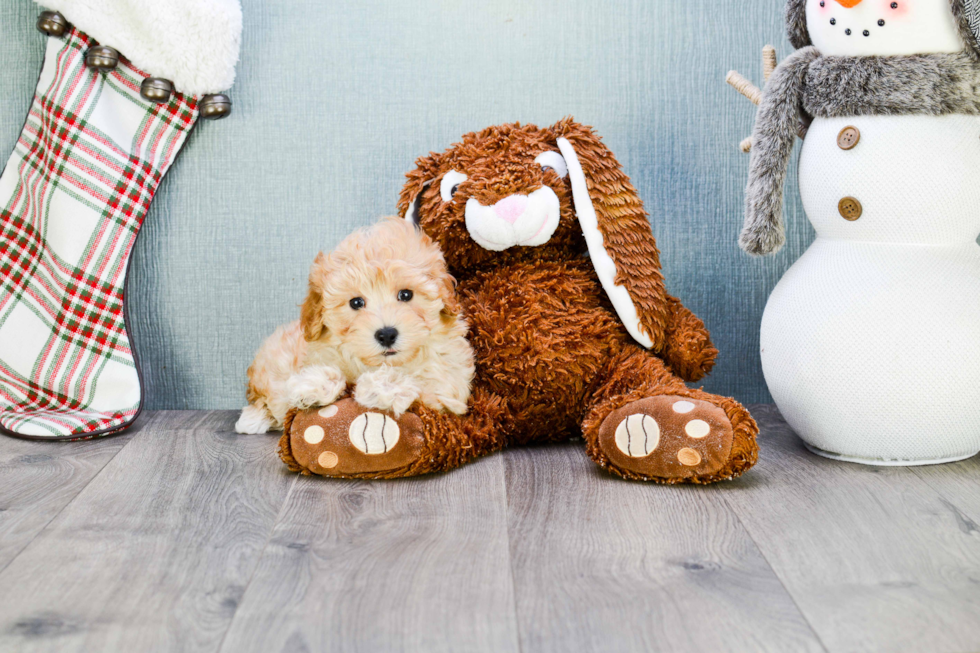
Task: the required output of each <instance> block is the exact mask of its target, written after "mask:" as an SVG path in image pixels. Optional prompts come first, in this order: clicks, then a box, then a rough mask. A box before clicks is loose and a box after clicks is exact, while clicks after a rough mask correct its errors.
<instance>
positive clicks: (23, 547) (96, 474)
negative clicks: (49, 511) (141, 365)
mask: <svg viewBox="0 0 980 653" xmlns="http://www.w3.org/2000/svg"><path fill="white" fill-rule="evenodd" d="M141 434H142V430H141V431H138V432H137V433H134V434H132V436H131V437H130V439H129V442H127V443H126V444H124V445H123V446H121V447H119V450H118V451H116V453H114V454H112V456H110V457H109V459H108V460H106V461H105V463H104V464H103V465H102V467H100V468H99V471H97V472H96V473H94V474H92V477H91V478H90V479H89V480H88V481H87V482H86V483H85V485H83V486H82V487H80V488H79V489H78V492H76V493H75V496H73V497H72V498H71V499H70V500H69V501H68V502H66V503H65V505H63V506H61V508H60V509H59V510H58V512H56V513H55V514H53V515H51V519H49V520H48V521H47V522H46V523H45V524H44V527H43V528H39V529H38V531H37V532H36V533H34V536H33V537H32V538H31V539H30V541H28V542H27V543H26V544H24V546H22V547H21V548H20V550H19V551H17V553H15V554H14V556H13V557H12V558H10V560H9V561H8V562H7V564H5V565H4V566H3V567H0V574H3V572H5V571H6V570H7V569H9V568H10V565H12V564H13V563H14V562H15V561H16V560H17V559H18V558H19V557H20V556H21V555H22V554H23V553H24V551H26V550H27V549H28V548H30V546H31V545H32V544H34V542H35V541H36V540H37V538H38V537H40V536H41V534H42V533H44V532H45V531H47V530H48V528H49V527H50V526H51V524H53V523H54V521H55V520H56V519H58V517H60V516H61V514H62V513H63V512H64V511H65V510H67V509H68V507H69V506H70V505H72V504H73V503H75V500H76V499H78V497H80V496H81V495H82V493H83V492H85V490H86V489H87V488H88V486H89V485H91V484H92V481H94V480H95V479H97V478H98V477H99V476H101V475H102V472H103V471H105V468H106V467H108V466H109V464H110V463H112V461H113V460H115V459H116V456H118V455H119V454H120V453H122V451H123V449H125V448H126V447H128V446H129V445H131V444H132V443H133V441H134V440H136V438H137V437H139V435H141ZM108 437H125V436H122V435H118V436H108ZM46 444H49V445H55V446H58V443H54V442H51V443H46Z"/></svg>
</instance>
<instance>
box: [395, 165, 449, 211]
mask: <svg viewBox="0 0 980 653" xmlns="http://www.w3.org/2000/svg"><path fill="white" fill-rule="evenodd" d="M439 159H440V157H439V155H438V154H436V153H435V152H430V153H429V156H422V157H419V158H418V159H417V160H416V161H415V170H412V171H411V172H409V173H408V174H407V175H405V177H407V181H406V182H405V185H404V186H403V187H402V192H401V194H400V195H399V197H398V215H400V216H401V217H403V218H405V220H407V221H408V222H411V223H412V224H414V225H416V226H417V225H418V224H419V223H420V222H421V218H420V216H419V209H420V208H421V205H422V192H423V191H424V190H425V189H426V188H428V187H429V184H431V183H432V180H433V179H435V177H436V175H437V174H438V172H439V163H440V161H439Z"/></svg>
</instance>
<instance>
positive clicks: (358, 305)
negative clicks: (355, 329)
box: [350, 297, 367, 311]
mask: <svg viewBox="0 0 980 653" xmlns="http://www.w3.org/2000/svg"><path fill="white" fill-rule="evenodd" d="M365 306H367V302H366V301H364V298H363V297H355V298H354V299H352V300H350V307H351V308H353V309H354V310H355V311H359V310H361V309H362V308H364V307H365Z"/></svg>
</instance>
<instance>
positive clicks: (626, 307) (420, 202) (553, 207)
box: [281, 119, 758, 483]
mask: <svg viewBox="0 0 980 653" xmlns="http://www.w3.org/2000/svg"><path fill="white" fill-rule="evenodd" d="M399 208H400V211H401V213H402V214H403V215H405V217H406V219H408V220H411V221H413V222H415V223H416V224H417V225H419V227H420V228H421V229H422V230H423V231H424V232H425V233H426V234H428V235H429V236H430V237H432V238H433V239H434V240H435V241H436V242H437V243H438V244H439V245H440V247H441V248H442V250H443V253H444V256H445V258H446V261H447V263H448V265H449V269H450V272H451V273H452V274H453V275H455V276H456V278H457V279H458V282H459V285H458V293H459V299H460V304H461V306H462V310H463V312H464V315H465V316H466V319H467V320H468V322H469V324H470V333H469V340H470V342H471V344H472V346H473V348H474V350H475V353H476V361H477V373H476V380H475V382H474V389H473V396H472V400H471V404H470V409H469V412H468V413H467V414H466V415H462V416H459V415H451V414H448V413H439V412H435V411H432V410H429V409H427V408H425V407H424V406H421V405H416V406H414V407H413V408H412V410H411V411H409V413H406V414H405V415H403V416H401V417H400V418H399V419H395V418H394V417H392V416H391V415H388V416H387V417H388V419H384V420H382V419H381V417H380V416H377V417H374V418H373V421H372V415H373V413H375V412H377V411H368V410H367V409H364V408H362V407H360V406H358V405H357V404H356V403H354V401H353V400H352V399H344V400H341V401H340V402H338V403H337V404H335V406H336V407H337V409H338V410H333V409H330V410H328V411H324V410H321V411H306V412H302V413H299V414H292V415H290V416H289V418H288V420H287V425H286V430H285V433H284V435H283V438H282V440H281V445H282V446H281V453H282V456H283V459H284V460H285V461H286V462H287V464H289V465H290V468H291V469H293V470H295V471H302V472H304V473H316V474H324V475H329V476H345V477H360V478H385V477H397V476H411V475H415V474H423V473H427V472H434V471H442V470H447V469H451V468H453V467H456V466H458V465H461V464H463V463H465V462H467V461H470V460H472V459H473V458H476V457H477V456H481V455H484V454H487V453H490V452H493V451H497V450H499V449H501V448H502V447H504V446H507V445H511V444H525V443H530V442H548V441H559V440H567V439H568V438H570V437H572V436H575V435H579V434H581V435H582V436H583V437H584V439H585V443H586V451H587V452H588V455H589V456H590V457H591V458H592V459H593V460H594V461H595V462H596V463H598V464H599V465H600V466H602V467H603V468H605V469H608V470H609V471H611V472H613V473H615V474H618V475H620V476H623V477H626V478H630V479H642V480H649V481H656V482H661V483H681V482H688V483H710V482H713V481H718V480H723V479H730V478H733V477H735V476H738V475H739V474H741V473H742V472H744V471H745V470H746V469H748V468H750V467H751V466H752V465H753V464H755V461H756V458H757V455H758V446H757V444H756V439H755V436H756V434H757V432H758V428H757V426H756V424H755V421H754V420H753V419H752V417H751V416H750V415H749V413H748V411H746V410H745V408H743V407H742V406H741V405H740V404H738V403H737V402H736V401H734V400H733V399H729V398H726V397H719V396H716V395H711V394H708V393H706V392H703V391H701V390H693V389H690V388H688V387H687V386H686V385H685V383H684V382H685V381H697V380H698V379H700V378H702V377H703V376H704V375H705V374H707V373H708V372H709V371H710V369H711V367H712V365H713V364H714V358H715V356H716V355H717V353H718V352H717V350H716V349H715V348H714V347H713V346H712V344H711V340H710V338H709V335H708V332H707V330H706V329H705V327H704V324H703V323H702V322H701V321H700V320H699V319H698V318H697V317H695V316H694V315H693V314H692V313H691V312H690V311H689V310H687V309H686V308H684V306H683V305H681V303H680V301H678V300H677V299H675V298H674V297H671V296H670V295H668V294H667V292H666V290H665V288H664V279H663V276H662V274H661V272H660V258H659V252H658V250H657V245H656V242H655V240H654V238H653V235H652V234H651V230H650V224H649V222H648V220H647V216H646V213H645V211H644V210H643V204H642V202H641V201H640V199H639V197H638V196H637V194H636V191H635V190H634V188H633V186H632V185H631V184H630V181H629V179H628V178H627V176H626V175H625V174H624V173H623V171H622V170H621V169H620V166H619V163H618V162H617V161H616V159H615V157H614V156H613V154H612V153H611V152H610V151H609V150H608V149H607V148H606V147H605V145H603V144H602V142H601V141H600V139H599V137H598V136H596V135H595V133H593V131H592V130H591V129H590V128H589V127H586V126H583V125H580V124H578V123H576V122H574V121H573V120H571V119H565V120H562V121H560V122H558V123H557V124H555V125H553V126H551V127H549V128H545V129H541V128H538V127H535V126H533V125H520V124H509V125H500V126H496V127H489V128H487V129H484V130H483V131H481V132H477V133H471V134H467V135H466V136H464V137H463V140H462V141H461V142H460V143H457V144H456V145H454V146H452V147H451V148H450V149H448V150H447V151H445V152H443V153H441V154H436V153H433V154H430V155H429V156H426V157H423V158H420V159H419V160H418V161H417V168H416V169H415V170H413V171H412V172H410V173H408V183H407V184H406V185H405V187H404V189H403V190H402V193H401V199H400V202H399ZM586 253H588V254H589V256H588V257H586V256H585V254H586ZM323 415H329V417H324V416H323ZM371 424H376V425H381V426H378V428H374V427H372V426H371ZM311 427H319V428H313V429H312V431H313V432H314V433H316V434H317V437H316V438H313V439H314V440H316V442H315V443H310V442H308V441H307V440H306V439H304V437H303V434H304V433H305V432H306V430H307V429H310V428H311ZM372 429H373V430H372ZM383 429H387V432H382V430H383ZM368 430H372V433H371V434H367V431H368ZM374 430H378V431H379V433H377V434H374V433H373V431H374ZM362 431H363V432H362ZM321 433H326V437H321V435H320V434H321ZM367 437H374V438H375V439H376V440H377V441H378V442H382V441H383V442H384V449H385V451H384V452H383V453H380V454H375V455H367V454H364V453H363V450H364V447H363V446H362V447H352V446H351V442H357V441H359V440H358V438H367ZM365 441H367V440H366V439H365ZM325 452H326V453H325ZM321 460H322V461H326V462H327V463H328V464H329V467H325V466H324V465H322V464H320V462H318V461H321Z"/></svg>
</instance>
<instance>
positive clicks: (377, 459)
mask: <svg viewBox="0 0 980 653" xmlns="http://www.w3.org/2000/svg"><path fill="white" fill-rule="evenodd" d="M285 435H286V436H287V437H288V438H289V446H290V449H291V454H292V457H293V458H294V459H295V461H296V463H297V464H298V465H299V466H300V467H302V468H303V469H305V470H306V471H309V472H311V473H313V474H320V475H322V476H352V475H363V474H371V473H380V472H390V471H393V470H396V469H399V468H402V467H406V466H408V465H410V464H411V463H412V462H414V461H416V460H418V458H419V457H420V456H421V455H422V450H423V445H424V438H423V434H422V420H421V419H419V417H418V416H417V415H413V414H411V413H406V414H404V415H402V416H401V417H400V418H397V419H396V418H395V417H394V416H393V415H392V414H391V413H386V412H381V411H378V410H373V409H367V408H364V407H363V406H361V405H360V404H358V403H356V402H355V401H354V400H353V399H342V400H341V401H338V402H337V403H335V404H332V405H330V406H327V407H325V408H314V409H310V410H306V411H303V412H299V413H297V414H296V415H295V417H293V419H292V422H291V423H290V424H289V425H288V430H287V432H286V434H285Z"/></svg>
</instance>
